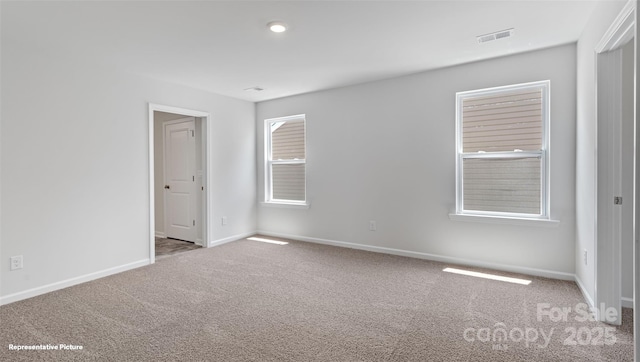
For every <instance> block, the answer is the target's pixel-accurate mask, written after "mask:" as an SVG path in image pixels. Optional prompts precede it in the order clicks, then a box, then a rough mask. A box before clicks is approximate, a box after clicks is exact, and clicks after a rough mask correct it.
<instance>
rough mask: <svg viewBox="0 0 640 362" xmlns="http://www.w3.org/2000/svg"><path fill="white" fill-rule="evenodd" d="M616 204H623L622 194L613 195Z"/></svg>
mask: <svg viewBox="0 0 640 362" xmlns="http://www.w3.org/2000/svg"><path fill="white" fill-rule="evenodd" d="M613 204H614V205H622V196H614V197H613Z"/></svg>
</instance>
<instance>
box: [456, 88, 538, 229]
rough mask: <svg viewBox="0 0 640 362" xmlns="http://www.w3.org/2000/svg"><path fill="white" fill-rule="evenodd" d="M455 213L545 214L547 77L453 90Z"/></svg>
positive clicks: (520, 215)
mask: <svg viewBox="0 0 640 362" xmlns="http://www.w3.org/2000/svg"><path fill="white" fill-rule="evenodd" d="M456 122H457V123H456V137H457V141H456V150H457V159H456V163H457V165H456V166H457V167H456V183H457V185H456V213H457V214H469V215H482V216H496V217H515V218H531V219H548V218H549V201H548V195H549V171H548V165H549V162H548V157H549V149H548V146H549V81H543V82H534V83H526V84H518V85H512V86H505V87H499V88H491V89H482V90H474V91H467V92H459V93H457V94H456Z"/></svg>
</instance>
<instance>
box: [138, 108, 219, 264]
mask: <svg viewBox="0 0 640 362" xmlns="http://www.w3.org/2000/svg"><path fill="white" fill-rule="evenodd" d="M148 107H149V114H148V117H149V263H150V264H153V263H155V260H156V255H155V248H156V245H155V194H154V190H155V188H154V187H155V186H154V183H155V174H154V163H153V162H154V131H153V130H154V126H155V122H154V114H153V113H154V112H155V111H158V112H167V113H175V114H181V115H184V116H188V117H199V118H202V119H203V122H202V131H203V133H205V134H206V136H205V138H204V139H203V140H204V141H205V145H204V146H205V149H206V152H205V155H204V157H203V159H202V163H203V165H204V168H205V170H204V171H205V173H204V175H205V179H204V180H203V182H202V184H203V185H204V193H205V195H204V203H205V209H204V215H202V220H203V221H204V222H203V225H202V227H203V231H202V236H203V239H204V240H209V237H210V235H211V231H212V230H213V225H212V222H213V221H212V220H210V218H209V217H208V216H209V215H213V202H212V201H213V196H212V195H211V190H212V186H211V180H212V179H213V178H212V176H211V174H212V170H211V167H210V165H209V162H210V159H209V157H210V155H211V147H212V145H211V140H212V139H213V137H212V136H211V132H212V129H213V127H211V114H209V113H208V112H203V111H196V110H191V109H186V108H178V107H171V106H165V105H161V104H155V103H149V106H148ZM202 244H203V245H202V246H203V247H205V248H206V247H208V245H209V242H203V243H202Z"/></svg>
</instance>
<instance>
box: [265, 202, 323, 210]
mask: <svg viewBox="0 0 640 362" xmlns="http://www.w3.org/2000/svg"><path fill="white" fill-rule="evenodd" d="M260 206H266V207H279V208H285V209H308V208H309V207H311V204H295V203H287V202H273V201H263V202H261V203H260Z"/></svg>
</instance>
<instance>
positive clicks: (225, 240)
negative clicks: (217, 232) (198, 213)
mask: <svg viewBox="0 0 640 362" xmlns="http://www.w3.org/2000/svg"><path fill="white" fill-rule="evenodd" d="M255 234H256V232H255V231H252V232H250V233H244V234H238V235H233V236H229V237H226V238H223V239H218V240H212V241H210V242H209V247H210V248H211V247H214V246H219V245H222V244H226V243H230V242H232V241H236V240H241V239H245V238H248V237H249V236H252V235H255Z"/></svg>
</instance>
